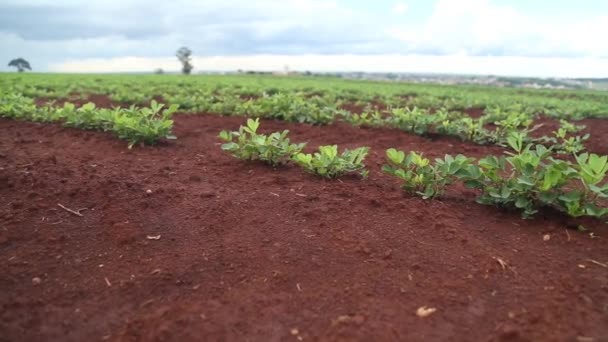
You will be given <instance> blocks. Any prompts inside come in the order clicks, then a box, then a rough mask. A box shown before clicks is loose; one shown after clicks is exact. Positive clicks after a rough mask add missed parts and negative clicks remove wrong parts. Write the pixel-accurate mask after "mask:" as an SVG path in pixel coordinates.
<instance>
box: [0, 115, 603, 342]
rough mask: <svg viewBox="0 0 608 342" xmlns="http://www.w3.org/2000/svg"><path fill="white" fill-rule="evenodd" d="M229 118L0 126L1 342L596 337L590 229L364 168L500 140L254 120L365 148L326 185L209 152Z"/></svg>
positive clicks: (294, 134)
mask: <svg viewBox="0 0 608 342" xmlns="http://www.w3.org/2000/svg"><path fill="white" fill-rule="evenodd" d="M242 123H244V118H241V117H220V116H214V115H203V114H200V115H183V114H182V115H176V117H175V129H174V133H175V134H176V135H177V136H178V137H179V139H178V140H175V141H169V142H164V143H162V144H161V145H159V146H153V147H135V148H133V149H132V150H128V149H127V148H126V143H125V142H124V141H119V140H117V139H115V138H114V137H112V136H110V135H108V134H105V133H99V132H85V131H79V130H74V129H68V128H63V127H61V126H59V125H55V124H35V123H26V122H17V121H10V120H4V119H2V120H0V132H1V133H0V259H1V260H2V261H1V262H0V274H2V276H0V341H86V340H89V341H100V340H107V341H316V340H323V341H346V340H348V341H351V340H358V341H396V340H401V341H446V340H447V341H502V340H507V341H606V340H608V248H607V247H608V246H607V243H606V241H607V240H606V239H608V234H607V233H608V231H607V227H606V225H605V224H603V223H601V222H598V221H585V222H583V223H584V224H585V226H586V227H587V228H588V229H589V230H588V231H586V232H579V231H577V230H576V229H572V228H573V227H575V226H576V224H577V223H578V222H571V221H570V220H568V219H566V218H564V217H563V216H561V215H560V214H557V213H553V212H548V211H545V212H541V213H540V214H539V215H538V216H537V217H536V218H535V219H533V220H522V219H521V218H520V215H519V213H517V212H507V211H502V210H499V209H497V208H494V207H485V206H481V205H479V204H476V203H475V200H474V199H475V196H476V194H475V193H474V192H472V191H470V190H466V189H464V188H459V187H456V188H453V189H452V190H450V191H449V192H448V194H446V196H445V197H444V198H442V199H441V200H432V201H429V200H422V199H420V198H415V197H411V196H408V195H406V194H404V193H403V192H402V191H401V190H400V188H399V182H398V181H397V180H395V179H393V178H391V177H390V176H387V175H384V174H382V172H381V171H380V168H381V166H382V164H383V162H384V150H385V149H387V148H389V147H395V148H399V149H403V150H417V151H422V152H424V153H425V154H426V155H428V156H431V157H436V156H442V155H443V154H445V153H451V154H457V153H463V154H466V155H469V156H474V157H480V156H484V155H487V154H501V153H503V151H502V149H501V148H499V147H484V146H476V145H473V144H469V143H464V142H461V141H459V140H456V139H450V138H434V139H428V138H423V137H418V136H413V135H408V134H405V133H403V132H400V131H396V130H391V129H365V128H356V127H352V126H349V125H346V124H341V123H338V124H334V125H331V126H326V127H314V126H309V125H301V124H290V123H286V122H279V121H263V122H262V125H261V129H262V131H264V132H270V131H276V130H282V129H289V130H290V131H291V134H290V137H291V139H292V141H295V142H304V141H307V142H308V147H307V150H313V149H316V147H318V146H319V145H325V144H339V145H340V148H341V149H342V148H354V147H357V146H369V147H370V148H371V153H370V155H369V156H368V159H367V164H368V166H369V168H370V176H369V177H368V178H367V179H363V180H362V179H360V178H358V177H355V176H350V177H344V178H342V179H340V180H334V181H329V180H322V179H318V178H316V177H314V176H313V175H309V174H306V173H304V172H303V171H301V170H300V169H299V168H297V167H294V166H286V167H282V168H279V169H276V170H273V169H272V168H269V167H266V166H264V165H260V164H256V163H245V162H242V161H239V160H237V159H234V158H232V157H231V156H230V155H228V154H226V153H224V152H222V151H221V149H220V146H219V145H220V142H219V141H218V139H217V133H218V132H219V131H220V130H223V129H236V128H237V127H238V126H239V125H240V124H242ZM591 129H595V130H598V129H600V128H598V127H593V126H592V127H591ZM594 139H599V138H594ZM596 141H599V140H596ZM604 143H605V141H604ZM597 144H598V146H600V144H599V143H597ZM60 204H61V206H63V207H61V206H59V205H60ZM67 209H70V210H72V211H73V212H70V211H68V210H67ZM78 214H80V215H82V216H79V215H78ZM423 306H426V307H428V308H435V309H436V311H435V312H434V313H432V314H430V315H428V316H426V317H419V316H418V315H417V314H416V311H417V310H418V308H420V307H423Z"/></svg>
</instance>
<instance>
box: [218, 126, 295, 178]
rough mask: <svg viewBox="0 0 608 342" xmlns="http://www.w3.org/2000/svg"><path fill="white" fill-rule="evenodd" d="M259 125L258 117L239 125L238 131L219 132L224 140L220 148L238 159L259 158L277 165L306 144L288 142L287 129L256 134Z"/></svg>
mask: <svg viewBox="0 0 608 342" xmlns="http://www.w3.org/2000/svg"><path fill="white" fill-rule="evenodd" d="M259 126H260V121H259V119H257V118H256V119H255V120H253V119H248V120H247V126H241V127H239V130H238V131H235V132H228V131H222V132H220V134H219V137H220V139H222V140H224V141H226V143H225V144H223V145H222V149H223V150H224V151H227V152H230V153H231V154H232V155H233V156H234V157H236V158H238V159H242V160H261V161H263V162H265V163H268V164H270V165H272V166H278V165H281V164H285V163H287V162H288V161H289V160H290V159H291V157H292V156H294V155H295V154H297V153H299V152H300V151H302V149H303V148H304V146H305V145H306V144H305V143H302V144H290V142H289V138H287V135H288V134H289V131H288V130H284V131H283V132H274V133H271V134H270V135H264V134H258V133H257V130H258V128H259Z"/></svg>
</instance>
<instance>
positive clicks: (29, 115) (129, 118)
mask: <svg viewBox="0 0 608 342" xmlns="http://www.w3.org/2000/svg"><path fill="white" fill-rule="evenodd" d="M177 109H178V106H177V105H172V106H169V107H168V108H165V105H163V104H159V103H157V102H156V101H152V103H151V104H150V107H143V108H139V107H136V106H131V107H129V108H114V109H108V108H96V106H95V104H94V103H87V104H84V105H83V106H81V107H78V108H77V107H76V106H75V105H74V104H72V103H69V102H66V103H64V105H63V106H62V107H56V106H54V105H53V104H52V103H50V104H48V105H46V106H37V105H36V104H35V103H34V101H33V100H32V99H31V98H28V97H24V96H21V95H14V94H9V95H7V96H3V97H1V98H0V116H2V117H5V118H11V119H16V120H28V121H34V122H55V121H57V122H62V123H63V125H64V126H66V127H74V128H79V129H84V130H98V131H104V132H111V133H113V134H114V135H116V136H117V137H118V138H120V139H123V140H126V141H127V142H128V144H129V148H131V147H133V146H134V145H136V144H148V145H151V144H155V143H157V142H158V141H159V140H160V139H162V138H166V139H175V136H173V135H172V133H171V129H172V127H173V120H171V116H172V115H173V113H175V112H176V111H177Z"/></svg>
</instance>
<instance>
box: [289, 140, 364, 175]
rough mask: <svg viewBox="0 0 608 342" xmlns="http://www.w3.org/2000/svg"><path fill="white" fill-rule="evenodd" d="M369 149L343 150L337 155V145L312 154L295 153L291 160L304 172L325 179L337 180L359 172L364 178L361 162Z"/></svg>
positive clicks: (320, 148)
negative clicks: (347, 174)
mask: <svg viewBox="0 0 608 342" xmlns="http://www.w3.org/2000/svg"><path fill="white" fill-rule="evenodd" d="M368 151H369V147H359V148H356V149H354V150H344V152H342V154H338V146H337V145H328V146H320V147H319V151H318V152H315V153H314V154H306V153H297V154H296V155H294V157H293V160H294V161H295V162H296V163H297V164H298V165H300V166H301V167H302V168H304V170H306V171H308V172H310V173H314V174H317V175H319V176H321V177H326V178H337V177H340V176H342V175H344V174H346V173H352V172H359V173H360V174H361V176H363V177H366V176H367V174H368V171H367V170H366V169H365V164H363V160H364V159H365V157H366V156H367V153H368Z"/></svg>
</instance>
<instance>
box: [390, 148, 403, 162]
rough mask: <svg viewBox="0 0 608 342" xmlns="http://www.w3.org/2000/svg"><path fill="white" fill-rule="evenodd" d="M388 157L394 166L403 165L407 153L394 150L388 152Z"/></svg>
mask: <svg viewBox="0 0 608 342" xmlns="http://www.w3.org/2000/svg"><path fill="white" fill-rule="evenodd" d="M386 156H387V157H388V159H389V160H390V161H391V162H392V163H394V164H401V163H403V160H404V159H405V153H404V152H403V151H397V150H396V149H394V148H389V149H388V150H386Z"/></svg>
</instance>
